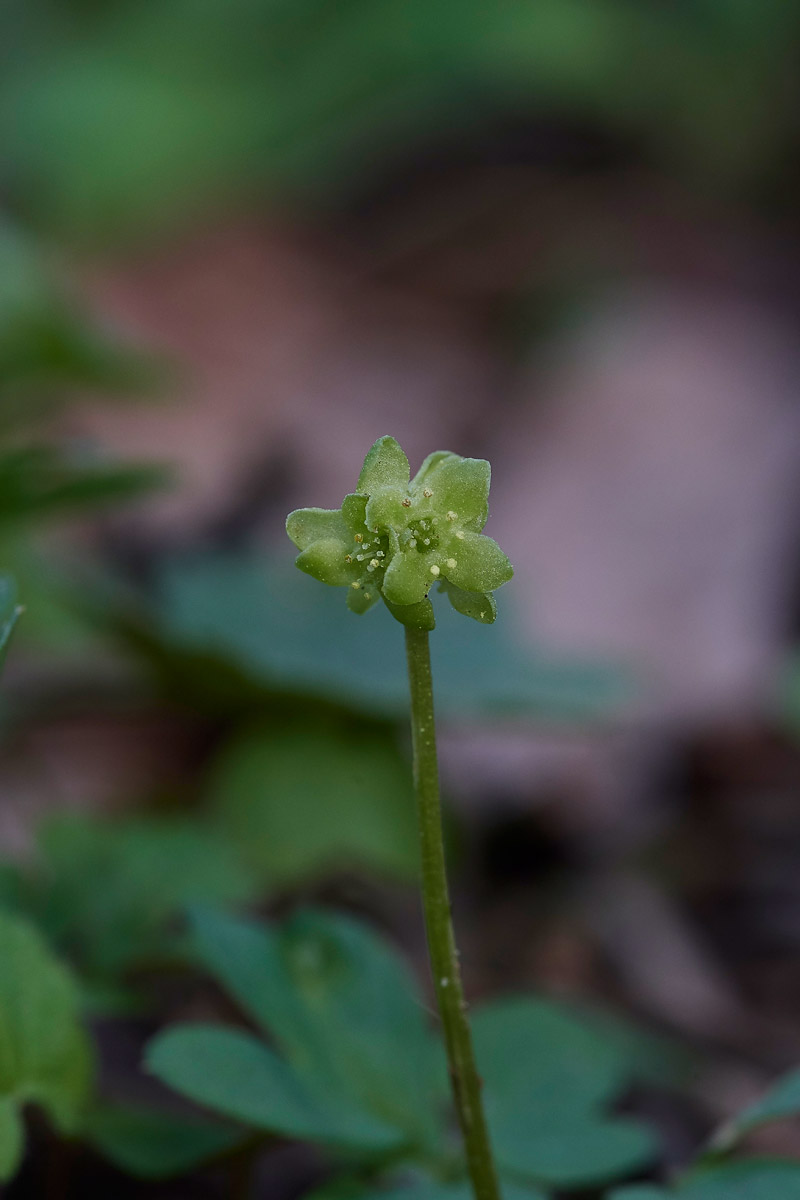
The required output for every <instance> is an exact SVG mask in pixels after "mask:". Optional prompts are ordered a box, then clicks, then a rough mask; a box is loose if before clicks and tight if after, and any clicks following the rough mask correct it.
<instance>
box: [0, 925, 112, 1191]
mask: <svg viewBox="0 0 800 1200" xmlns="http://www.w3.org/2000/svg"><path fill="white" fill-rule="evenodd" d="M91 1075H92V1056H91V1051H90V1047H89V1040H88V1038H87V1036H86V1034H85V1032H84V1030H83V1027H82V1025H81V1023H80V1020H79V1015H78V993H77V989H76V988H75V986H74V984H73V981H72V979H71V977H70V976H69V974H68V973H67V971H66V970H65V968H64V967H63V966H62V965H61V964H60V963H59V962H57V961H56V960H55V959H54V958H53V956H52V954H51V953H50V951H49V950H48V948H47V947H46V946H45V944H44V942H43V940H42V938H41V937H40V935H39V933H38V932H37V931H36V930H35V929H34V928H33V927H32V926H30V925H29V924H28V923H27V922H26V921H22V920H19V919H17V918H15V917H11V916H9V915H7V914H5V913H0V1180H7V1179H10V1178H11V1177H12V1176H13V1175H14V1173H15V1172H16V1169H17V1166H18V1165H19V1160H20V1158H21V1155H22V1150H23V1139H24V1133H23V1126H22V1122H21V1116H20V1113H21V1110H22V1108H23V1107H24V1106H25V1105H26V1104H36V1105H38V1106H40V1107H41V1108H42V1109H43V1110H44V1112H45V1113H46V1114H47V1116H48V1117H49V1119H50V1120H51V1121H52V1122H53V1123H54V1124H55V1125H56V1126H57V1128H58V1129H59V1130H60V1131H61V1132H62V1133H65V1134H74V1133H76V1132H77V1130H78V1129H79V1127H80V1121H81V1115H82V1110H83V1108H84V1105H85V1104H86V1102H87V1099H88V1095H89V1089H90V1084H91Z"/></svg>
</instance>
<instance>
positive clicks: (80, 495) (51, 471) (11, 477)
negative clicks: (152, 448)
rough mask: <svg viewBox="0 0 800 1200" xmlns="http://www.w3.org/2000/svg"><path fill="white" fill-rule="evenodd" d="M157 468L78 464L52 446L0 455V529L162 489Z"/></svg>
mask: <svg viewBox="0 0 800 1200" xmlns="http://www.w3.org/2000/svg"><path fill="white" fill-rule="evenodd" d="M166 478H167V476H166V474H165V472H164V470H163V469H161V468H160V467H154V466H130V467H115V466H106V465H100V464H94V465H90V464H86V463H84V464H79V463H75V462H72V461H70V459H69V457H67V456H66V455H64V454H63V452H61V451H59V450H56V449H55V448H53V447H48V446H29V447H25V448H22V449H14V450H7V451H5V452H3V453H0V525H7V524H10V523H15V522H19V521H23V520H28V519H29V518H31V517H38V518H41V517H42V516H52V517H60V516H62V515H69V514H71V513H73V512H76V511H77V512H79V511H81V510H82V509H85V508H93V507H100V506H105V505H109V504H115V503H119V502H120V501H125V500H128V499H130V498H131V497H135V496H138V495H140V494H141V493H143V492H146V491H149V490H150V489H152V488H153V487H155V486H158V485H160V484H163V483H164V482H165V480H166Z"/></svg>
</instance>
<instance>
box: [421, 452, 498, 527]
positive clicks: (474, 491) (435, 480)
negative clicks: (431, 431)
mask: <svg viewBox="0 0 800 1200" xmlns="http://www.w3.org/2000/svg"><path fill="white" fill-rule="evenodd" d="M491 477H492V469H491V467H490V466H489V463H488V462H487V461H486V459H485V458H458V457H453V458H448V459H445V460H444V461H443V462H442V463H440V464H439V466H438V467H436V469H435V471H434V472H433V473H432V474H431V475H430V476H429V478H428V480H427V482H428V484H429V485H430V488H431V490H432V491H433V497H432V499H433V503H434V505H435V508H436V511H437V512H439V513H442V514H444V513H446V512H451V511H452V512H455V513H457V514H458V525H459V527H460V528H462V529H470V530H472V531H473V532H474V533H480V531H481V530H482V529H483V527H484V525H485V524H486V519H487V517H488V515H489V484H490V482H491Z"/></svg>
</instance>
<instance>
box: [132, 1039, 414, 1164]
mask: <svg viewBox="0 0 800 1200" xmlns="http://www.w3.org/2000/svg"><path fill="white" fill-rule="evenodd" d="M145 1061H146V1065H147V1068H148V1070H150V1071H151V1072H152V1073H153V1074H154V1075H156V1076H157V1077H158V1078H159V1079H160V1080H162V1082H164V1083H166V1084H168V1085H169V1086H170V1087H172V1088H174V1089H175V1091H177V1092H179V1093H180V1094H181V1095H183V1096H186V1097H188V1098H189V1099H190V1100H194V1101H195V1102H196V1103H197V1104H200V1105H203V1106H204V1107H206V1108H209V1109H212V1110H213V1111H215V1112H218V1113H220V1114H222V1115H223V1116H227V1117H232V1118H234V1119H236V1120H239V1121H243V1122H244V1123H245V1124H246V1125H248V1126H251V1127H253V1128H255V1129H263V1130H268V1131H270V1132H272V1133H279V1134H282V1135H284V1136H285V1137H293V1138H300V1139H302V1140H304V1141H320V1142H324V1143H330V1144H332V1145H341V1146H349V1147H358V1148H361V1149H366V1150H388V1149H392V1148H394V1147H395V1146H396V1145H397V1144H398V1142H399V1141H400V1137H399V1133H398V1131H397V1130H395V1129H392V1128H391V1127H390V1126H387V1125H383V1124H382V1123H381V1122H380V1121H378V1120H377V1119H376V1118H373V1117H372V1116H370V1115H369V1114H367V1113H364V1112H360V1111H359V1110H357V1109H355V1110H354V1109H353V1108H352V1107H350V1106H349V1105H346V1104H344V1105H343V1104H342V1103H341V1101H340V1099H339V1098H337V1097H336V1095H330V1096H329V1097H327V1098H326V1099H325V1100H323V1101H322V1102H318V1100H317V1098H316V1097H314V1096H311V1095H309V1094H308V1092H307V1091H306V1089H305V1088H304V1087H303V1084H302V1082H301V1081H300V1080H299V1079H298V1077H297V1076H296V1075H295V1073H294V1072H293V1071H292V1069H291V1068H290V1067H289V1066H287V1064H286V1063H285V1062H284V1061H283V1060H282V1059H281V1058H279V1057H278V1056H277V1055H276V1054H275V1053H273V1051H272V1050H270V1049H269V1048H268V1047H267V1046H265V1045H264V1043H263V1042H261V1041H259V1040H258V1039H257V1038H255V1037H253V1035H252V1034H249V1033H243V1032H241V1031H240V1030H237V1029H225V1028H223V1027H222V1026H218V1025H179V1026H176V1027H175V1028H173V1029H168V1030H167V1031H166V1033H162V1034H160V1035H159V1036H158V1037H156V1038H155V1039H154V1041H152V1042H151V1043H150V1045H149V1046H148V1049H147V1055H146V1060H145Z"/></svg>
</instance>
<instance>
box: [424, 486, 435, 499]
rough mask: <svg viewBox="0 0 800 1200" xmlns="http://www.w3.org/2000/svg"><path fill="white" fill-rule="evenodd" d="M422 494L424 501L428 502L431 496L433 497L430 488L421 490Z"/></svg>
mask: <svg viewBox="0 0 800 1200" xmlns="http://www.w3.org/2000/svg"><path fill="white" fill-rule="evenodd" d="M422 494H423V496H424V497H425V499H426V500H430V498H431V496H432V495H433V492H432V491H431V489H430V488H423V489H422Z"/></svg>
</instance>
